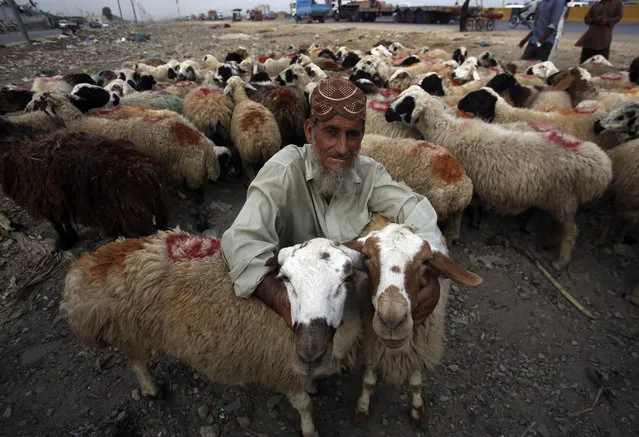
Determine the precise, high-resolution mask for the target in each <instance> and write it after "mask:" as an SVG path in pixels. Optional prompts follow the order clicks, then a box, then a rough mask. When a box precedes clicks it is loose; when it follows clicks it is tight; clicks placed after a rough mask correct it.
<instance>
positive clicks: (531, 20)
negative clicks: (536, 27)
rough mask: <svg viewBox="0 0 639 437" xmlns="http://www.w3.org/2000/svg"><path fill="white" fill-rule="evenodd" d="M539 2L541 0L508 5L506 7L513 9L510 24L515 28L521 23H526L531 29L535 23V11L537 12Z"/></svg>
mask: <svg viewBox="0 0 639 437" xmlns="http://www.w3.org/2000/svg"><path fill="white" fill-rule="evenodd" d="M539 3H541V0H532V1H531V2H529V3H526V4H508V5H506V8H509V9H510V10H511V12H510V19H509V20H508V25H509V26H510V27H511V28H513V29H514V28H515V27H517V26H519V25H520V24H524V25H525V26H527V27H528V28H529V29H532V27H533V24H535V12H537V7H538V6H539Z"/></svg>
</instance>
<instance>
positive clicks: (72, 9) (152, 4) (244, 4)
mask: <svg viewBox="0 0 639 437" xmlns="http://www.w3.org/2000/svg"><path fill="white" fill-rule="evenodd" d="M319 1H320V2H321V1H323V0H319ZM475 1H476V0H471V5H474V4H475ZM511 1H513V0H508V2H511ZM133 2H134V3H135V5H136V13H139V11H138V9H137V5H138V3H139V4H140V5H142V9H144V10H146V12H147V13H148V14H149V15H150V16H151V17H153V18H154V19H160V18H167V17H177V7H176V5H175V0H133ZM17 3H19V4H22V3H26V1H25V0H18V1H17ZM289 3H290V2H289V0H271V1H264V0H245V1H238V0H231V1H223V0H179V7H180V14H181V15H191V14H199V13H200V12H204V13H206V12H207V11H208V10H209V9H216V10H217V11H218V12H221V13H222V14H224V15H226V16H228V15H229V14H230V12H231V9H233V8H238V7H240V8H242V9H243V10H246V9H249V8H251V7H253V6H256V5H258V4H269V5H270V6H271V10H272V11H280V10H287V11H288V10H289V6H288V5H289ZM391 3H393V4H400V3H409V4H411V5H415V6H418V5H426V4H430V5H454V4H455V0H412V1H405V0H396V1H394V2H391ZM461 3H462V0H460V4H461ZM39 5H40V8H42V9H44V10H48V11H51V12H62V13H64V14H79V13H80V10H82V11H83V12H84V13H85V14H86V12H87V11H88V12H91V13H99V12H100V11H101V10H102V8H103V7H104V6H109V7H110V8H111V11H113V13H114V14H118V15H119V13H118V2H117V0H40V1H39ZM501 5H502V0H484V6H501ZM120 6H121V7H122V14H123V15H124V18H131V19H132V18H133V12H132V11H131V0H120Z"/></svg>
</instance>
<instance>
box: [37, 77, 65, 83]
mask: <svg viewBox="0 0 639 437" xmlns="http://www.w3.org/2000/svg"><path fill="white" fill-rule="evenodd" d="M40 80H41V81H42V82H44V83H49V82H61V81H62V78H59V77H41V78H40Z"/></svg>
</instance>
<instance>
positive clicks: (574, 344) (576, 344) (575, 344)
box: [570, 340, 579, 346]
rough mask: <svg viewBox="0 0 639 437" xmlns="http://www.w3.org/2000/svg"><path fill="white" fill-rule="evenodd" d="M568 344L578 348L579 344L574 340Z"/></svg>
mask: <svg viewBox="0 0 639 437" xmlns="http://www.w3.org/2000/svg"><path fill="white" fill-rule="evenodd" d="M570 344H572V345H573V346H579V343H577V341H576V340H573V341H571V342H570Z"/></svg>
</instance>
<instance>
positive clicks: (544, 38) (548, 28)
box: [519, 0, 567, 61]
mask: <svg viewBox="0 0 639 437" xmlns="http://www.w3.org/2000/svg"><path fill="white" fill-rule="evenodd" d="M566 3H567V0H543V1H542V2H541V3H540V4H539V6H538V7H537V15H536V17H535V25H534V26H533V29H532V30H531V31H530V33H529V34H528V35H526V37H525V38H524V39H522V40H521V41H520V42H519V47H520V48H521V47H523V46H524V45H526V43H528V45H527V46H526V49H525V50H524V53H523V55H521V59H523V60H529V59H537V60H539V61H547V60H548V57H549V55H550V51H551V50H552V48H553V45H554V44H555V38H556V36H557V26H558V25H559V20H560V19H561V17H562V16H563V12H564V6H565V5H566Z"/></svg>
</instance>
